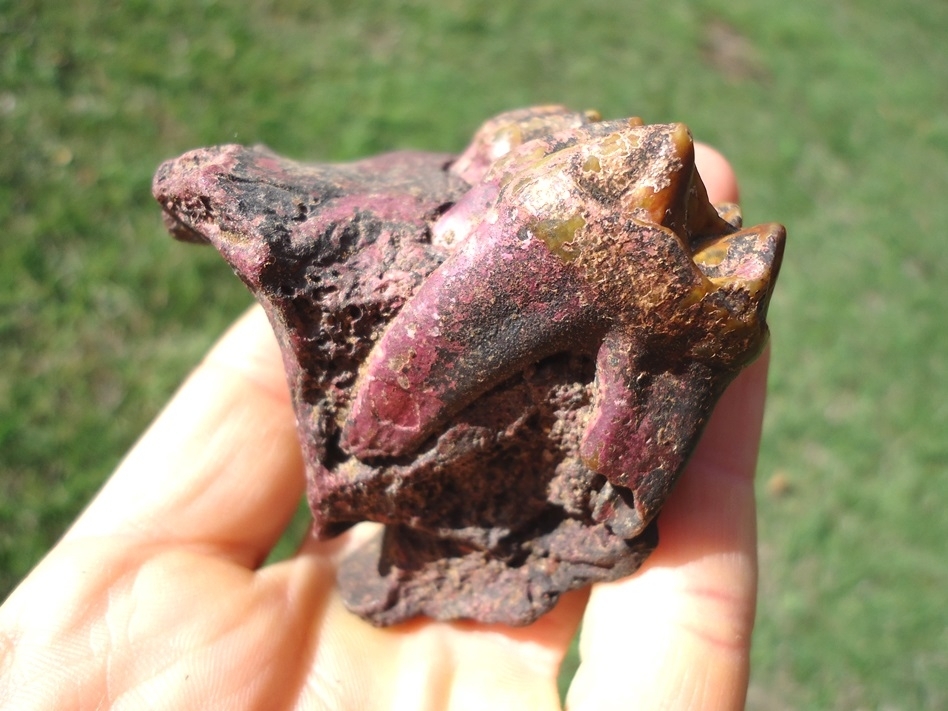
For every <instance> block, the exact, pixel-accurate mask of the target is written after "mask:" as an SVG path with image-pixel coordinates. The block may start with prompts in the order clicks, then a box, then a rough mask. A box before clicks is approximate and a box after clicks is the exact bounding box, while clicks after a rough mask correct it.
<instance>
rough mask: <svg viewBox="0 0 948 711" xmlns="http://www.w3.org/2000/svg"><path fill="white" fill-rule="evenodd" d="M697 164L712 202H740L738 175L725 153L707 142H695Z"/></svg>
mask: <svg viewBox="0 0 948 711" xmlns="http://www.w3.org/2000/svg"><path fill="white" fill-rule="evenodd" d="M695 165H696V167H697V168H698V174H699V175H700V176H701V180H702V182H704V185H705V188H706V189H707V191H708V199H709V200H710V201H711V202H713V203H717V202H740V192H739V190H738V187H737V176H735V175H734V169H733V168H731V164H730V163H728V162H727V159H726V158H725V157H724V156H723V155H721V154H720V153H718V151H716V150H715V149H713V148H712V147H711V146H709V145H707V144H705V143H695Z"/></svg>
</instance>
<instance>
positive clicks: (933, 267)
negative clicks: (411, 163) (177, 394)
mask: <svg viewBox="0 0 948 711" xmlns="http://www.w3.org/2000/svg"><path fill="white" fill-rule="evenodd" d="M155 5H157V4H155ZM162 7H163V8H164V9H162V10H158V9H155V8H154V7H152V4H151V3H144V2H131V3H96V2H91V1H90V0H77V1H76V2H74V3H71V4H70V5H69V6H68V7H67V5H66V4H65V3H62V4H55V3H52V2H45V3H44V2H16V3H14V2H10V1H9V0H0V598H2V597H3V596H4V595H5V594H6V593H7V592H8V591H9V590H10V589H11V588H12V586H13V585H15V584H16V582H17V581H18V580H19V579H20V578H21V577H22V576H23V575H25V574H26V572H27V571H28V569H29V568H30V566H31V565H33V564H34V563H35V562H36V560H37V559H38V558H39V557H40V556H41V555H42V554H43V552H44V551H45V550H46V549H47V548H48V547H49V546H50V545H51V544H52V543H53V542H54V541H55V540H56V538H57V537H58V535H59V534H60V533H61V532H62V530H63V528H64V527H65V526H66V525H67V524H68V522H69V521H70V520H71V519H72V518H73V517H74V516H75V514H76V513H77V512H78V511H79V510H80V509H81V507H82V506H83V505H84V503H85V502H86V501H88V499H89V497H90V496H91V495H92V494H93V493H94V491H95V489H96V488H97V487H98V486H99V485H100V483H101V482H102V481H103V479H104V478H105V477H106V476H107V475H108V473H109V472H110V470H111V469H112V468H113V467H114V465H115V464H116V462H117V461H118V459H119V458H120V457H121V455H122V453H123V452H124V450H125V449H126V448H127V447H128V446H129V445H130V444H131V442H132V441H133V440H134V438H135V437H136V436H137V435H138V433H139V432H140V431H141V430H142V429H143V428H144V427H145V426H146V424H147V423H148V421H149V420H150V419H151V418H152V417H153V416H154V414H155V413H156V412H157V410H158V409H159V408H160V406H161V404H162V403H163V402H164V401H165V400H166V399H167V397H168V396H169V395H170V393H171V392H172V391H173V389H174V388H175V386H176V385H177V384H178V383H179V382H180V380H181V379H182V377H183V376H184V375H185V374H186V373H187V372H188V370H189V369H190V368H191V367H193V365H194V364H195V363H196V362H197V361H198V359H199V358H200V356H201V354H202V353H203V352H204V350H205V349H206V348H207V347H208V345H209V344H210V343H211V342H212V341H213V340H214V338H215V337H216V336H217V335H218V334H219V333H220V332H221V330H222V329H223V328H224V327H225V325H226V324H227V323H229V322H230V321H231V320H232V319H233V318H234V317H235V316H236V315H237V314H238V313H239V312H240V311H241V310H242V309H243V308H245V306H247V305H248V304H249V303H250V299H249V297H248V296H247V295H246V294H245V292H244V290H243V287H242V286H241V285H240V283H239V282H238V281H237V280H236V279H235V278H234V277H233V275H232V274H231V273H230V272H229V270H228V269H227V268H226V267H225V265H224V264H223V262H221V261H220V260H219V258H218V257H217V256H216V255H215V254H214V253H212V252H211V251H210V250H202V249H198V248H194V247H189V246H186V245H181V244H177V243H174V242H172V241H171V240H170V239H169V238H168V237H167V236H166V235H165V233H164V230H163V228H162V226H161V221H160V218H159V211H158V208H157V206H156V205H155V204H153V202H152V199H151V197H150V192H149V185H150V180H151V174H152V172H153V170H154V168H155V167H156V166H157V164H158V163H159V162H160V161H161V160H162V159H164V158H167V157H170V156H173V155H176V154H178V153H181V152H183V151H184V150H187V149H189V148H193V147H196V146H200V145H206V144H212V143H221V142H231V141H239V142H244V143H256V142H263V143H266V144H269V145H270V146H271V147H272V148H274V149H276V150H278V151H279V152H282V153H285V154H287V155H291V156H295V157H299V158H309V159H344V158H350V157H357V156H361V155H364V154H367V153H370V152H377V151H379V150H383V149H389V148H398V147H418V148H426V149H431V150H457V149H459V148H460V147H462V145H463V144H464V141H465V137H466V136H467V135H469V133H470V132H471V130H473V128H474V127H475V126H476V125H477V124H478V123H479V122H480V121H481V120H482V119H483V118H485V117H487V116H490V115H491V114H493V113H496V112H498V111H500V110H503V109H507V108H512V107H517V106H523V105H529V104H533V103H548V102H561V103H566V104H569V105H572V106H574V107H577V108H588V107H594V108H598V109H599V110H601V111H602V113H603V114H604V115H605V116H607V117H618V116H627V115H631V114H638V115H641V116H643V117H645V119H646V120H648V121H663V120H682V121H685V122H686V123H688V124H689V125H690V126H691V127H692V129H693V131H694V133H695V134H696V135H697V137H698V138H699V139H701V140H704V141H707V142H710V143H713V144H715V145H717V146H718V147H719V148H721V149H722V150H723V151H724V152H725V153H726V154H727V155H728V156H729V157H730V158H731V160H732V162H733V163H734V165H735V166H736V168H737V170H738V172H739V175H740V178H741V181H742V188H743V201H744V204H745V214H746V217H747V219H748V221H764V220H779V221H782V222H784V223H786V225H787V226H788V229H789V233H790V242H789V246H788V252H787V259H786V262H785V266H784V271H783V273H782V275H781V283H780V284H779V288H778V292H777V295H776V297H775V300H774V303H773V306H772V309H771V324H772V330H773V334H774V352H773V364H772V383H771V385H772V387H771V396H770V402H769V405H770V408H769V412H768V416H767V420H766V431H765V441H764V445H763V451H762V454H761V463H760V468H759V479H760V484H761V486H760V495H759V502H760V535H761V544H760V554H761V600H760V607H759V622H758V627H757V632H756V636H755V644H754V675H753V682H752V687H751V695H750V702H749V706H750V707H751V708H759V709H796V708H887V709H901V708H904V709H919V708H941V707H946V706H948V614H946V611H945V599H946V598H945V590H948V550H946V548H948V546H946V543H945V542H946V541H948V516H946V515H945V513H944V512H945V510H946V508H948V478H946V470H948V437H946V432H948V329H946V328H945V322H944V314H943V311H944V306H943V305H944V303H945V301H946V297H948V293H946V292H948V288H946V284H948V258H946V256H945V254H946V245H948V241H946V238H948V228H946V225H948V199H946V195H948V111H946V109H948V82H946V81H945V78H946V77H945V71H944V70H945V67H948V44H946V42H945V37H946V36H948V4H945V3H943V2H926V1H924V0H910V1H905V0H878V1H877V2H874V3H865V2H863V3H859V2H854V1H850V2H837V3H822V2H817V0H800V1H799V2H796V3H783V2H777V1H776V0H770V1H768V2H749V1H747V0H738V1H737V2H735V1H733V0H729V1H727V2H725V1H724V0H720V1H719V2H714V1H712V0H705V1H703V2H686V1H684V0H663V1H659V0H654V1H650V2H629V3H616V2H614V0H588V1H587V2H582V3H578V2H577V3H566V2H556V1H554V0H546V1H538V2H512V3H506V4H502V5H501V4H498V7H497V8H496V9H492V10H486V9H484V8H483V7H482V5H481V4H477V3H462V2H459V1H447V2H446V1H444V0H440V1H437V2H436V1H435V0H427V1H425V2H421V1H415V2H410V1H409V2H402V3H398V2H394V1H389V2H381V3H344V2H327V1H316V2H302V1H301V0H300V1H295V0H284V1H282V2H280V1H279V0H272V1H271V2H261V3H255V4H253V7H254V9H244V10H231V9H227V8H226V7H225V6H224V5H223V4H218V3H214V2H191V3H185V2H168V3H163V4H162ZM370 8H371V9H370Z"/></svg>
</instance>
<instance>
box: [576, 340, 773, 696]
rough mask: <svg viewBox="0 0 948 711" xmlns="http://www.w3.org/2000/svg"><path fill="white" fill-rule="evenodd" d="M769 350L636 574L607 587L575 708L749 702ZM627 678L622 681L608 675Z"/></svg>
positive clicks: (692, 467) (697, 461)
mask: <svg viewBox="0 0 948 711" xmlns="http://www.w3.org/2000/svg"><path fill="white" fill-rule="evenodd" d="M766 378H767V358H766V356H764V357H762V358H760V359H759V360H758V362H757V363H755V364H754V365H752V366H751V367H750V368H748V369H747V370H746V371H744V372H743V373H742V374H741V375H740V376H739V377H738V378H737V379H736V380H735V382H734V383H733V384H732V385H731V387H730V388H729V389H728V391H727V392H726V393H725V394H724V396H723V397H722V398H721V401H720V402H719V404H718V407H717V409H716V410H715V412H714V414H713V416H712V418H711V421H710V422H709V424H708V427H707V429H706V431H705V433H704V435H703V437H702V440H701V443H700V444H699V446H698V448H697V450H696V451H695V454H694V456H693V458H692V460H691V462H690V463H689V465H688V467H687V469H686V471H685V473H684V474H683V476H682V479H681V481H680V482H679V484H678V486H677V488H676V489H675V491H674V492H673V494H672V496H671V497H670V499H669V501H668V503H667V504H666V506H665V508H664V509H663V511H662V514H661V517H660V519H659V538H660V542H659V546H658V549H657V550H656V551H655V553H654V554H653V555H652V557H651V558H650V559H649V560H648V561H647V563H646V564H645V566H643V569H642V571H641V572H640V573H639V574H637V575H636V576H633V577H631V578H628V579H625V580H622V581H618V582H616V583H611V584H608V585H600V586H596V587H595V588H594V590H593V592H592V595H591V599H590V603H589V606H588V608H587V610H586V616H585V617H584V620H583V631H582V636H581V639H580V655H581V658H582V662H581V665H580V667H579V670H578V671H577V674H576V677H575V679H574V682H573V685H572V686H571V688H570V692H569V700H570V702H571V704H570V706H569V708H570V709H572V710H573V711H578V710H579V709H593V708H595V709H597V710H601V709H611V708H659V707H661V708H682V709H690V708H695V709H699V708H700V709H705V708H708V709H732V708H733V709H739V708H743V705H744V697H745V695H746V689H747V679H748V673H749V652H750V636H751V630H752V627H753V620H754V601H755V594H756V584H757V557H756V523H755V509H754V492H753V472H754V467H755V462H756V457H757V448H758V443H759V439H760V422H761V418H762V415H763V404H764V394H765V388H766ZM608 679H622V683H621V685H620V684H608V683H604V680H608Z"/></svg>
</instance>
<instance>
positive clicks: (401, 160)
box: [154, 106, 784, 624]
mask: <svg viewBox="0 0 948 711" xmlns="http://www.w3.org/2000/svg"><path fill="white" fill-rule="evenodd" d="M154 189H155V195H156V197H157V199H158V200H159V202H160V203H161V204H162V206H163V207H164V210H165V214H166V219H167V221H168V224H169V228H170V229H171V231H172V233H173V234H174V235H175V236H177V237H179V238H181V239H185V240H187V241H208V242H211V243H212V244H214V246H215V247H217V249H218V250H220V252H221V253H222V255H223V256H224V257H225V259H227V261H228V262H230V263H231V265H232V266H233V267H234V268H235V271H237V273H238V274H239V275H240V276H241V278H242V279H243V280H244V281H245V282H246V283H247V284H248V286H249V287H250V289H251V290H252V291H253V292H254V293H255V295H256V296H257V298H258V299H259V300H260V301H261V303H262V304H263V305H264V307H265V309H266V310H267V313H268V315H269V317H270V319H271V322H272V323H273V325H274V330H275V331H276V333H277V336H278V338H279V339H280V341H281V344H282V346H283V351H284V360H285V363H286V367H287V374H288V378H289V381H290V385H291V389H292V391H293V395H294V404H295V407H296V411H297V418H298V422H299V429H300V439H301V443H302V445H303V449H304V454H305V456H306V461H307V470H308V476H309V479H310V501H311V505H312V508H313V512H314V515H315V518H316V526H315V530H316V534H317V535H319V536H321V537H330V536H333V535H336V534H337V533H339V532H340V531H342V530H344V529H345V528H346V527H348V526H349V525H351V524H353V523H355V522H358V521H363V520H372V521H379V522H381V523H383V524H385V530H384V534H383V535H381V536H380V537H379V538H377V539H376V540H375V541H374V542H373V543H371V544H369V545H368V546H366V547H365V548H364V549H362V550H361V551H359V552H357V553H355V554H353V555H352V556H350V558H349V559H347V560H346V561H344V562H343V564H342V566H341V568H340V576H339V585H340V587H341V589H342V591H343V595H344V598H345V600H346V602H347V605H349V607H350V608H351V609H353V610H355V611H356V612H358V613H359V614H361V615H363V616H364V617H366V618H367V619H369V620H370V621H372V622H374V623H375V624H392V623H394V622H398V621H400V620H403V619H406V618H408V617H411V616H413V615H416V614H427V615H430V616H433V617H438V618H442V619H444V618H457V617H470V618H474V619H478V620H482V621H500V622H507V623H511V624H523V623H526V622H529V621H531V620H533V619H535V618H536V617H537V616H538V615H540V614H542V613H543V612H544V611H546V610H548V609H549V608H550V607H551V606H552V605H553V604H554V603H555V601H556V599H557V598H558V596H559V595H560V594H561V593H562V592H564V591H566V590H569V589H573V588H576V587H579V586H581V585H585V584H588V583H590V582H594V581H596V580H611V579H615V578H617V577H620V576H622V575H626V574H629V573H631V572H633V571H634V570H635V569H636V568H637V567H638V565H639V564H640V563H641V561H642V560H644V558H645V557H646V556H647V555H648V552H649V551H650V550H651V549H652V548H653V547H654V545H655V543H656V537H655V526H654V523H652V522H653V519H654V517H655V515H656V514H657V512H658V510H659V508H660V507H661V504H662V503H663V501H664V499H665V497H666V496H667V494H668V492H669V490H670V488H671V486H672V485H673V483H674V481H675V479H676V478H677V476H678V474H679V473H680V471H681V469H682V468H683V466H684V464H685V462H686V460H687V457H688V456H689V454H690V452H691V451H692V449H693V447H694V444H695V442H696V441H697V438H698V436H699V434H700V431H701V428H702V427H703V424H704V422H705V421H706V419H707V417H708V415H709V414H710V411H711V408H712V407H713V405H714V402H715V401H716V400H717V398H718V396H719V395H720V393H721V392H722V391H723V389H724V387H725V386H726V384H727V383H728V382H729V381H730V379H731V378H732V377H733V376H734V375H735V374H736V373H737V372H738V370H739V369H740V368H741V367H743V365H745V364H746V363H747V362H749V361H750V360H751V359H752V358H753V357H754V356H756V354H757V353H758V352H759V350H760V349H761V348H762V346H763V343H764V341H765V339H766V333H767V331H766V324H765V321H764V317H765V313H766V307H767V303H768V300H769V297H770V293H771V291H772V288H773V282H774V279H775V277H776V273H777V269H778V267H779V262H780V257H781V253H782V249H783V240H784V234H783V229H782V228H781V227H780V226H778V225H765V226H761V227H756V228H751V229H745V230H742V229H740V227H739V219H740V218H739V212H738V211H737V210H736V208H735V207H734V206H721V207H720V208H718V210H715V209H714V208H712V207H711V205H710V204H709V203H708V200H707V195H706V193H705V190H704V187H703V185H702V184H701V181H700V178H699V177H698V175H697V173H696V172H695V170H694V160H693V146H692V142H691V137H690V135H689V133H688V131H687V129H686V128H685V127H684V126H681V125H680V124H672V125H664V126H643V125H642V123H641V121H640V120H629V121H614V122H600V121H598V117H597V116H595V115H594V114H592V113H577V112H571V111H568V110H566V109H563V108H562V107H555V106H554V107H539V108H536V109H525V110H520V111H516V112H509V113H508V114H502V115H501V116H499V117H496V118H495V119H492V120H490V121H488V122H487V123H485V124H484V126H483V127H482V128H481V129H480V130H479V131H478V133H477V134H476V136H475V138H474V141H473V142H472V144H471V146H470V147H469V148H468V149H467V150H466V151H465V152H464V153H463V154H462V155H461V156H460V157H458V158H457V159H455V160H453V161H452V159H451V158H450V157H449V156H437V155H431V154H424V153H411V152H405V153H399V154H388V155H383V156H378V157H376V158H372V159H367V160H364V161H359V162H357V163H353V164H345V165H313V166H310V165H301V164H297V163H293V162H292V161H287V160H285V159H282V158H279V157H278V156H275V155H273V154H271V153H269V152H266V151H264V150H262V149H246V148H242V147H239V146H227V147H222V148H217V149H203V150H200V151H194V152H192V153H190V154H187V155H185V156H183V157H182V158H180V159H178V160H176V161H169V162H168V163H166V164H165V165H163V166H162V167H161V169H160V170H159V172H158V174H157V175H156V179H155V187H154ZM593 373H595V378H593Z"/></svg>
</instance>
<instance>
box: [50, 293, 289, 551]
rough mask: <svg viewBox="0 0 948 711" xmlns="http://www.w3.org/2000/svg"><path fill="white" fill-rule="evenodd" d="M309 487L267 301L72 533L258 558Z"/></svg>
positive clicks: (228, 337)
mask: <svg viewBox="0 0 948 711" xmlns="http://www.w3.org/2000/svg"><path fill="white" fill-rule="evenodd" d="M303 489H304V476H303V463H302V455H301V453H300V446H299V443H298V440H297V435H296V424H295V418H294V415H293V412H292V407H291V404H290V395H289V390H288V387H287V384H286V379H285V375H284V373H283V366H282V361H281V356H280V352H279V348H278V346H277V343H276V339H275V337H274V336H273V332H272V330H271V328H270V325H269V323H268V322H267V319H266V317H265V315H264V313H263V310H262V309H261V308H260V307H254V308H252V309H251V310H250V311H249V312H248V313H246V314H245V315H244V316H243V317H242V318H241V319H239V320H238V321H237V322H236V323H235V324H234V326H232V327H231V329H230V330H229V331H228V332H227V333H226V334H225V335H224V336H223V337H222V338H221V340H220V341H219V342H218V343H217V345H216V346H215V347H214V348H213V349H212V351H211V352H210V353H209V354H208V356H207V357H206V358H205V360H204V361H203V362H202V363H201V365H200V366H199V367H198V368H197V369H196V370H195V372H194V373H193V374H192V375H191V376H190V377H189V378H188V380H187V381H186V382H185V383H184V385H183V386H182V387H181V388H180V390H179V391H178V393H177V394H176V395H175V396H174V398H173V399H172V401H171V402H170V403H169V404H168V405H167V407H166V408H165V410H164V411H163V412H162V413H161V414H160V415H159V416H158V418H157V420H156V421H155V422H154V423H153V424H152V425H151V427H150V428H149V429H148V431H147V432H146V433H145V434H144V435H143V436H142V438H141V439H140V440H139V441H138V443H137V444H136V445H135V447H134V448H133V449H132V451H131V452H130V453H129V454H128V456H127V457H126V459H125V460H124V461H123V462H122V463H121V465H120V466H119V468H118V470H117V471H116V472H115V474H113V475H112V477H111V478H110V479H109V480H108V481H107V482H106V484H105V486H104V488H103V489H102V491H101V492H100V493H99V494H98V495H97V496H96V498H95V499H94V500H93V501H92V503H91V504H90V505H89V507H88V508H87V509H86V511H85V512H84V513H83V514H82V516H81V517H80V518H79V519H78V520H77V521H76V523H75V524H74V525H73V527H72V528H71V529H70V530H69V531H68V532H67V534H66V537H67V538H76V537H80V536H108V535H123V536H129V537H130V538H131V539H133V540H138V541H140V542H147V543H172V544H187V545H196V546H201V547H204V548H207V549H209V550H210V551H212V552H217V553H220V554H222V555H226V556H229V557H231V558H234V559H235V560H238V561H240V562H241V563H243V564H246V565H249V566H253V565H256V564H257V563H258V562H259V561H260V560H261V559H262V558H263V557H265V556H266V554H267V552H269V550H270V548H271V547H272V546H273V545H274V544H275V542H276V540H277V539H278V538H279V536H280V533H281V532H282V531H283V529H284V528H285V526H286V525H287V523H288V522H289V520H290V518H291V517H292V515H293V511H294V510H295V508H296V505H297V503H298V502H299V499H300V497H301V495H302V492H303Z"/></svg>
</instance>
